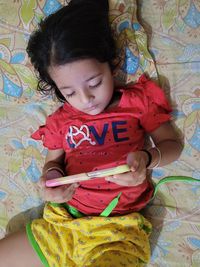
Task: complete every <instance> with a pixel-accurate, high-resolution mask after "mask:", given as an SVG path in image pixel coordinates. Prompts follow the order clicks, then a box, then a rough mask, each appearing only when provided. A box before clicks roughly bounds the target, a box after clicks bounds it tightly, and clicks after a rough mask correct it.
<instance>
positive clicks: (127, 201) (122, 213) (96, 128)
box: [0, 0, 181, 267]
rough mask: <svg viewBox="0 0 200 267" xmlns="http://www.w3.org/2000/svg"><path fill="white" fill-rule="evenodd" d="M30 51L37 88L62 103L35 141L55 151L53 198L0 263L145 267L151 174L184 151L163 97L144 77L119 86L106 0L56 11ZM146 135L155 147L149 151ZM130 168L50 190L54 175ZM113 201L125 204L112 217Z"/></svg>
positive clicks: (50, 172)
mask: <svg viewBox="0 0 200 267" xmlns="http://www.w3.org/2000/svg"><path fill="white" fill-rule="evenodd" d="M27 52H28V54H29V56H30V59H31V62H32V64H33V65H34V67H35V69H36V70H37V72H38V74H39V83H38V89H39V90H40V91H41V92H43V93H45V94H55V96H56V97H57V98H58V99H59V100H60V101H61V102H63V105H62V106H61V107H60V108H58V109H57V110H56V111H55V112H54V113H53V114H52V115H50V116H49V117H48V118H47V121H46V124H45V125H43V126H41V127H40V128H39V129H38V130H37V131H36V132H35V133H34V134H33V135H32V137H33V138H34V139H36V140H42V141H43V144H44V146H45V147H47V148H48V154H47V157H46V161H45V165H44V168H43V174H42V177H41V179H40V180H41V181H40V185H41V187H42V189H43V197H44V200H45V201H47V204H46V206H45V208H44V214H43V218H41V219H37V220H34V221H33V222H32V223H31V224H29V225H28V226H27V234H26V233H25V231H23V232H21V233H17V234H14V235H11V236H10V237H8V238H6V239H4V240H2V241H1V242H0V256H1V259H2V258H3V259H4V262H3V263H2V262H1V263H0V266H3V267H6V266H20V267H23V266H26V267H27V266H34V267H39V266H43V265H44V266H50V267H53V266H56V267H65V266H66V267H67V266H69V267H75V266H76V267H83V266H87V267H89V266H92V267H95V266H101V267H108V266H116V267H120V266H142V265H143V264H144V263H147V262H148V261H149V258H150V247H149V239H148V238H149V234H150V232H151V224H150V223H149V222H148V221H147V220H146V219H145V218H144V217H143V216H142V215H141V214H139V213H138V211H140V210H141V209H142V208H144V207H145V206H146V204H147V203H148V202H149V200H150V199H151V196H152V192H153V186H152V184H151V181H150V179H149V175H148V169H152V168H155V167H157V166H164V165H166V164H169V163H170V162H172V161H174V160H176V159H177V158H178V157H179V155H180V153H181V145H180V143H179V142H178V140H177V136H176V133H175V131H174V129H173V128H172V126H171V125H170V123H169V120H170V114H169V113H170V112H171V108H170V106H169V104H168V102H167V100H166V98H165V96H164V93H163V92H162V90H161V89H160V88H159V87H158V86H157V85H156V84H155V83H153V82H152V81H151V80H149V79H148V78H147V77H146V76H144V75H143V76H142V77H141V78H140V79H139V81H138V82H137V83H136V84H135V85H133V86H132V87H130V88H128V89H124V88H120V89H116V88H115V87H114V84H113V77H112V72H113V69H114V65H113V60H114V57H115V46H114V42H113V39H112V35H111V31H110V27H109V22H108V3H107V1H105V0H101V1H93V0H84V1H81V0H79V1H75V0H73V1H72V2H71V3H70V4H69V5H68V6H66V7H63V8H62V9H60V10H59V11H58V12H56V13H54V14H53V15H50V16H49V17H47V18H46V19H45V20H44V21H42V22H41V23H40V25H39V29H38V30H37V31H35V32H34V33H33V34H32V36H31V38H30V40H29V44H28V47H27ZM146 134H149V136H150V137H151V138H152V140H153V141H154V144H155V146H154V147H151V148H150V149H149V150H145V149H144V141H145V135H146ZM124 163H127V164H128V165H129V167H130V171H129V172H126V173H124V174H118V175H113V176H108V177H105V178H96V179H93V180H88V181H84V182H79V183H73V184H71V185H65V186H59V187H56V188H47V187H46V186H45V181H46V180H47V179H52V178H58V177H61V176H64V175H66V174H67V175H71V174H73V175H74V174H79V173H82V172H89V171H93V170H99V169H104V168H110V167H115V166H118V165H121V164H124ZM113 199H115V200H116V201H117V202H118V203H117V205H116V207H113V208H112V209H111V210H110V214H109V216H108V217H105V216H104V215H105V213H102V211H103V210H105V208H106V207H108V206H109V203H111V202H112V200H113ZM107 215H108V214H107ZM27 236H28V238H27ZM28 239H29V242H28V241H27V240H28ZM29 243H30V244H31V245H32V247H33V248H34V250H35V252H36V254H37V255H38V257H36V254H35V252H34V250H33V249H32V248H31V246H30V245H29ZM39 259H40V260H39Z"/></svg>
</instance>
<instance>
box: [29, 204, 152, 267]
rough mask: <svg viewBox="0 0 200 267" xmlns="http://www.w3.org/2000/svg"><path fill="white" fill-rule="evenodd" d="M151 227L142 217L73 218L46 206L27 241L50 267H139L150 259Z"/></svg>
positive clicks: (32, 224) (30, 225) (62, 211)
mask: <svg viewBox="0 0 200 267" xmlns="http://www.w3.org/2000/svg"><path fill="white" fill-rule="evenodd" d="M150 232H151V224H150V223H149V222H148V221H147V220H146V219H145V218H144V217H143V216H142V215H141V214H139V213H136V212H135V213H131V214H128V215H123V216H114V217H98V216H85V217H82V218H76V219H75V218H73V217H72V216H71V215H70V214H69V212H68V211H67V209H66V208H65V207H63V206H59V205H52V204H50V203H47V204H46V206H45V208H44V215H43V218H42V219H36V220H33V222H31V223H30V224H28V225H27V234H28V238H29V240H30V242H31V244H32V246H33V248H34V249H35V251H36V252H37V254H38V256H39V257H40V259H41V261H42V262H43V264H44V266H48V267H122V266H123V267H125V266H127V267H138V266H143V265H144V264H145V263H147V262H148V261H149V258H150V245H149V234H150Z"/></svg>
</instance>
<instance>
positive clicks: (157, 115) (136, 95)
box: [126, 75, 172, 132]
mask: <svg viewBox="0 0 200 267" xmlns="http://www.w3.org/2000/svg"><path fill="white" fill-rule="evenodd" d="M129 89H131V90H130V91H129V90H126V95H127V94H129V99H127V98H128V95H127V97H126V103H128V105H129V106H130V107H132V108H133V110H134V112H135V113H136V114H137V118H138V119H139V123H140V125H141V126H142V128H143V129H144V130H145V131H146V132H152V131H154V130H156V129H157V128H159V127H160V125H161V124H162V123H165V122H167V121H169V120H170V119H171V115H170V113H171V111H172V109H171V107H170V104H169V103H168V100H167V98H166V96H165V93H164V92H163V90H162V89H161V88H160V87H159V86H158V85H157V84H156V83H155V82H154V81H152V80H150V79H149V78H147V77H146V76H145V75H142V76H141V77H140V79H139V80H138V82H137V83H135V84H134V85H133V87H131V88H129ZM129 92H130V93H129ZM135 110H137V111H135Z"/></svg>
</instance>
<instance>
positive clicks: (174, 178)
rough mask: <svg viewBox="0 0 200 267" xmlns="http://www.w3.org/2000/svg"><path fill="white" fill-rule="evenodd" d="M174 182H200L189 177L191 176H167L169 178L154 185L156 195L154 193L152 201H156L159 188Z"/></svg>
mask: <svg viewBox="0 0 200 267" xmlns="http://www.w3.org/2000/svg"><path fill="white" fill-rule="evenodd" d="M174 181H175V182H187V183H190V182H200V180H198V179H195V178H192V177H189V176H167V177H165V178H163V179H161V180H160V181H159V182H158V183H155V184H154V193H153V196H152V198H151V200H153V199H154V197H155V195H156V194H157V192H158V189H159V187H160V186H161V185H162V184H166V183H170V182H174Z"/></svg>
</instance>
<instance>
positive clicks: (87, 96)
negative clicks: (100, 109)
mask: <svg viewBox="0 0 200 267" xmlns="http://www.w3.org/2000/svg"><path fill="white" fill-rule="evenodd" d="M93 98H94V96H93V95H92V94H91V93H90V92H89V91H88V90H83V91H82V93H81V95H80V100H81V102H82V103H84V104H87V103H90V102H91V101H92V100H93Z"/></svg>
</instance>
